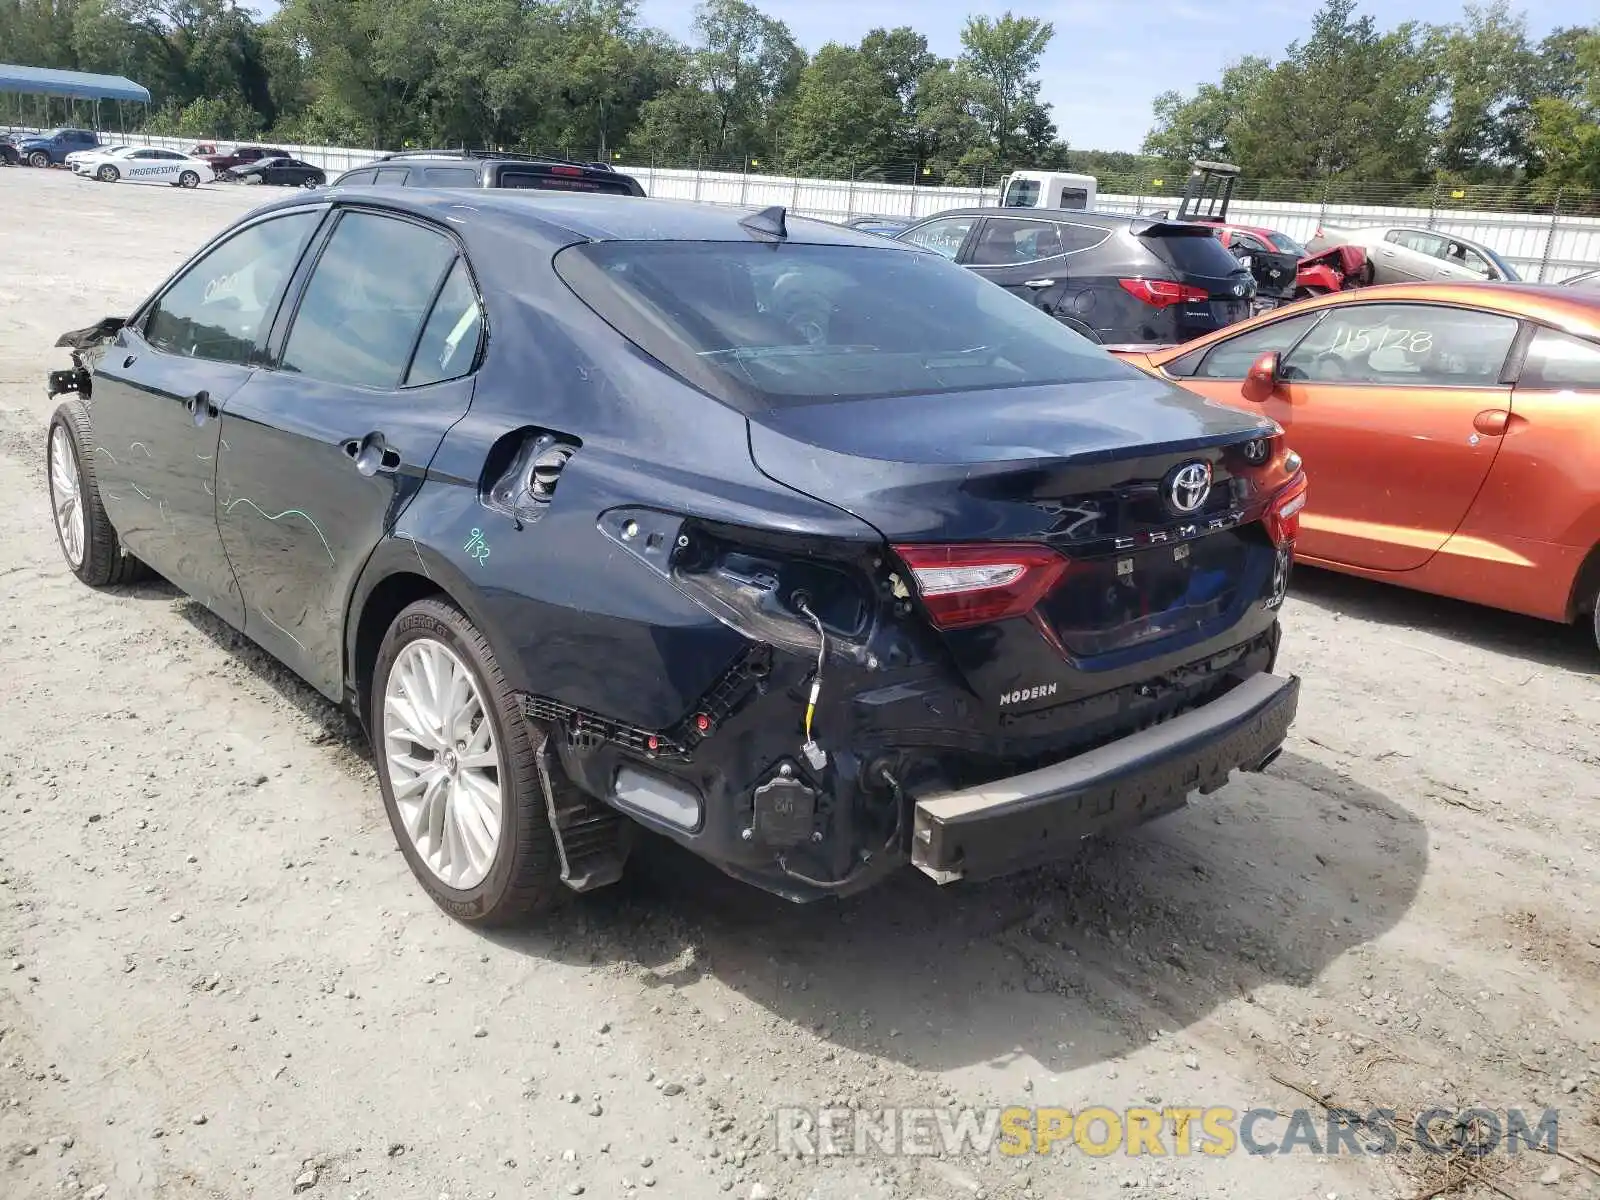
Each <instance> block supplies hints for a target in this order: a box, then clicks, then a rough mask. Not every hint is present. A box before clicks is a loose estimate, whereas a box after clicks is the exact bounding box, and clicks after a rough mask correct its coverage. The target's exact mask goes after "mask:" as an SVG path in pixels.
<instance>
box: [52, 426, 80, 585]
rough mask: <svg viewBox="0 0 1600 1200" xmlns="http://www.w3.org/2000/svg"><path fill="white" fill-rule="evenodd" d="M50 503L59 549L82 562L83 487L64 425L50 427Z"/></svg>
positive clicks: (69, 558)
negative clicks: (54, 519) (59, 540)
mask: <svg viewBox="0 0 1600 1200" xmlns="http://www.w3.org/2000/svg"><path fill="white" fill-rule="evenodd" d="M50 507H51V509H52V510H53V511H54V512H55V517H56V533H58V534H59V535H60V537H61V549H62V551H63V553H65V554H66V556H67V561H68V562H69V563H70V564H71V565H72V566H73V567H74V568H77V567H80V566H82V565H83V548H84V526H83V489H82V486H81V484H80V482H79V479H78V459H77V456H76V455H75V454H73V452H72V442H71V440H70V439H69V438H68V437H67V429H66V426H64V425H57V426H56V427H55V428H54V429H52V430H51V431H50Z"/></svg>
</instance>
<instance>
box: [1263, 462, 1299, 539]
mask: <svg viewBox="0 0 1600 1200" xmlns="http://www.w3.org/2000/svg"><path fill="white" fill-rule="evenodd" d="M1305 506H1306V477H1305V476H1304V475H1301V476H1300V477H1299V478H1298V479H1296V480H1295V481H1294V482H1293V483H1291V484H1289V485H1288V486H1287V487H1286V488H1284V489H1283V491H1281V492H1279V493H1278V494H1277V495H1276V496H1274V497H1273V500H1272V504H1271V506H1270V507H1269V508H1268V509H1267V536H1268V537H1270V538H1271V539H1272V542H1273V545H1276V546H1286V545H1288V544H1290V543H1291V542H1293V541H1294V540H1295V539H1296V538H1298V537H1299V536H1300V510H1301V509H1303V508H1304V507H1305Z"/></svg>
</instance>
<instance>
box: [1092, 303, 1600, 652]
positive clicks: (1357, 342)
mask: <svg viewBox="0 0 1600 1200" xmlns="http://www.w3.org/2000/svg"><path fill="white" fill-rule="evenodd" d="M1120 357H1122V358H1123V359H1125V360H1126V361H1128V362H1130V363H1132V364H1134V365H1135V366H1138V367H1140V368H1141V369H1143V370H1145V371H1148V372H1150V373H1151V374H1154V375H1160V376H1163V377H1165V378H1167V379H1171V380H1172V381H1173V382H1175V383H1178V384H1181V385H1182V386H1183V387H1185V388H1188V389H1189V390H1191V391H1194V392H1198V393H1199V394H1200V395H1202V396H1206V397H1208V398H1210V399H1213V400H1217V401H1220V402H1222V403H1224V404H1229V405H1232V406H1234V407H1237V408H1243V409H1247V410H1249V411H1251V412H1258V413H1265V414H1266V415H1268V416H1270V417H1272V418H1274V419H1275V420H1276V421H1277V422H1278V423H1279V424H1280V425H1282V426H1283V427H1284V429H1285V430H1286V431H1287V432H1288V439H1289V445H1291V446H1292V447H1293V448H1294V449H1295V450H1297V451H1298V452H1299V453H1300V455H1301V457H1302V458H1303V459H1304V461H1305V469H1306V473H1307V475H1308V476H1309V478H1310V480H1311V488H1310V492H1309V497H1308V504H1307V507H1306V510H1305V512H1304V514H1303V515H1302V517H1301V525H1300V538H1299V541H1298V543H1297V544H1296V548H1295V549H1296V557H1297V558H1298V559H1299V560H1300V561H1302V562H1307V563H1310V564H1312V565H1313V566H1318V567H1327V568H1329V569H1331V570H1335V571H1345V572H1348V573H1350V574H1353V575H1361V576H1364V577H1366V578H1368V579H1377V580H1382V581H1384V582H1386V583H1397V584H1400V585H1401V586H1402V587H1410V588H1418V589H1420V590H1422V591H1426V592H1436V593H1438V594H1440V595H1445V596H1455V597H1458V598H1460V599H1463V600H1470V601H1474V602H1476V603H1479V604H1487V605H1492V606H1493V607H1496V608H1505V609H1511V610H1513V611H1515V612H1522V613H1529V614H1531V615H1532V616H1536V617H1544V618H1546V619H1548V620H1552V621H1565V622H1573V621H1577V620H1579V619H1580V618H1581V619H1584V620H1586V621H1588V622H1590V623H1591V624H1592V625H1593V627H1594V633H1595V639H1596V641H1597V643H1600V293H1592V292H1585V291H1582V290H1578V289H1572V288H1559V287H1541V286H1537V285H1532V284H1505V283H1417V284H1396V285H1393V286H1386V287H1372V288H1364V289H1362V290H1360V291H1353V292H1340V293H1334V294H1333V295H1329V296H1321V297H1318V298H1316V299H1313V300H1306V301H1302V302H1301V303H1298V304H1292V305H1290V306H1288V307H1287V308H1280V309H1277V310H1275V311H1273V312H1270V313H1266V314H1263V315H1262V316H1260V317H1257V318H1255V319H1254V320H1250V321H1245V322H1241V323H1240V324H1237V325H1230V326H1228V327H1227V328H1226V329H1222V330H1219V331H1218V332H1216V333H1213V334H1208V335H1207V336H1205V337H1202V338H1199V339H1197V340H1196V341H1192V342H1188V343H1186V344H1184V345H1181V346H1174V347H1171V348H1170V349H1164V350H1157V351H1154V352H1150V353H1135V352H1132V351H1125V352H1121V353H1120Z"/></svg>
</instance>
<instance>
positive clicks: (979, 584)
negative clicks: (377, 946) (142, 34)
mask: <svg viewBox="0 0 1600 1200" xmlns="http://www.w3.org/2000/svg"><path fill="white" fill-rule="evenodd" d="M1213 244H1214V243H1213ZM819 300H820V301H823V302H824V306H823V309H825V314H824V315H819V313H823V309H819V307H818V301H819ZM59 344H61V345H63V346H66V347H68V348H70V349H71V350H72V351H73V358H74V367H73V368H72V369H70V370H63V371H59V372H56V373H55V374H53V375H52V377H51V391H52V393H62V392H76V393H78V395H76V396H73V397H71V398H69V399H67V400H66V401H64V402H63V403H62V404H61V405H60V407H59V408H58V409H57V410H56V412H55V414H54V416H53V418H52V420H51V423H50V427H49V437H48V466H49V489H50V495H51V499H52V501H53V507H54V512H55V517H56V527H57V532H58V535H59V540H60V543H61V547H62V550H63V552H64V554H65V557H66V560H67V563H68V565H69V566H70V567H71V569H72V570H73V571H74V572H75V573H76V574H77V576H78V577H79V578H80V579H81V580H83V581H84V582H85V583H88V584H91V585H95V586H103V585H107V584H116V583H121V582H123V581H126V580H129V579H131V578H133V577H134V576H135V575H136V574H137V573H138V572H140V571H141V570H143V569H144V566H143V564H148V565H149V567H150V568H153V569H154V570H156V571H159V572H160V573H161V574H162V575H164V576H166V577H167V578H168V579H169V580H171V581H172V582H173V583H175V584H176V585H177V586H179V587H180V588H182V589H184V590H185V591H187V592H188V593H189V594H190V595H192V596H194V597H195V598H196V599H198V600H200V601H202V602H203V603H204V604H205V605H206V606H207V607H208V608H209V609H210V610H211V611H212V612H213V613H215V614H217V615H218V616H219V617H221V618H222V619H223V620H225V621H227V622H228V623H230V624H231V625H233V626H235V627H237V628H239V629H241V630H243V631H244V633H245V634H246V635H247V636H249V637H251V638H253V639H255V641H257V642H258V643H260V645H262V646H263V647H265V648H266V649H267V650H268V651H269V652H271V653H272V654H274V655H276V656H277V657H278V658H280V659H282V660H283V662H285V663H286V664H288V665H289V666H290V667H291V668H292V669H293V670H294V671H295V672H297V673H298V674H299V675H300V676H302V677H303V678H304V679H305V680H307V681H308V682H309V683H310V684H311V685H313V686H314V687H316V688H317V689H318V690H319V691H321V692H322V693H324V694H325V695H326V696H328V697H329V698H331V699H334V700H336V701H343V702H346V703H347V704H348V705H349V706H350V707H351V708H352V709H353V710H354V711H355V712H356V713H357V714H359V716H360V718H361V720H362V721H363V722H364V723H365V726H366V728H367V730H368V731H369V733H370V736H371V738H372V742H373V746H374V748H375V751H376V753H375V759H376V763H377V769H378V780H379V784H380V787H381V789H382V793H383V799H384V804H385V806H386V808H387V810H388V813H389V818H390V821H391V823H392V825H393V827H394V831H395V834H396V836H397V837H398V839H399V842H400V845H401V847H402V849H403V850H404V852H405V854H406V857H407V859H408V861H409V862H410V864H411V866H412V869H413V870H414V871H415V872H416V874H417V876H418V878H419V879H420V880H421V881H422V883H423V884H424V886H425V887H426V888H427V889H428V891H429V892H430V893H431V894H432V895H433V896H434V898H435V899H436V900H437V901H438V902H439V904H440V905H442V906H443V907H444V908H445V909H446V910H448V911H449V912H451V913H452V914H454V915H455V916H457V917H459V918H461V919H464V920H469V921H477V920H482V921H497V920H504V919H508V918H511V917H514V916H516V915H518V914H520V913H525V912H527V911H530V910H534V909H537V908H539V907H540V906H542V905H544V904H546V903H548V902H549V901H551V900H552V899H553V898H554V897H555V896H557V895H559V894H561V893H562V889H563V885H565V886H566V887H568V888H572V889H576V890H585V889H588V888H592V887H595V886H598V885H600V884H604V883H609V882H611V881H612V880H615V879H616V878H617V877H618V875H619V874H620V872H621V869H622V865H623V860H624V856H625V854H626V853H627V848H628V845H629V835H630V832H631V831H632V829H633V828H635V824H637V825H642V826H645V827H647V828H649V829H651V830H654V831H656V832H658V833H660V834H664V835H665V836H667V837H670V838H673V839H676V840H677V841H679V842H681V843H683V844H684V845H686V846H688V847H690V848H691V849H692V850H694V851H696V852H698V853H699V854H701V855H704V856H705V857H706V858H708V859H710V860H711V861H713V862H715V863H716V864H718V865H719V866H721V867H722V868H723V869H724V870H726V871H727V872H729V873H730V874H732V875H734V876H736V877H739V878H741V879H745V880H748V881H750V882H752V883H755V884H757V885H760V886H762V887H765V888H769V889H771V890H772V891H774V892H777V893H780V894H782V895H785V896H789V897H791V898H794V899H810V898H814V897H818V896H823V895H828V894H834V893H840V892H845V891H849V890H852V889H854V888H858V887H861V886H864V885H866V884H867V883H869V882H871V881H873V880H876V879H878V878H880V877H881V876H882V875H883V874H884V873H885V872H887V871H889V870H891V869H894V868H896V867H898V866H900V865H902V864H904V863H905V862H907V861H908V860H909V861H910V862H912V863H914V864H915V865H917V866H918V867H920V868H921V869H922V870H924V871H925V872H927V873H928V874H929V875H931V876H933V877H934V878H935V879H938V880H940V881H941V882H947V881H949V880H952V879H956V878H959V877H962V876H963V875H966V876H971V877H974V878H978V877H982V876H984V875H987V874H990V873H993V872H997V871H1000V870H1003V869H1008V868H1011V867H1014V866H1017V865H1021V864H1025V863H1031V862H1034V861H1038V860H1040V859H1048V858H1051V857H1054V856H1057V855H1061V854H1064V853H1066V852H1068V851H1070V850H1072V849H1073V848H1075V847H1077V846H1078V844H1079V842H1080V839H1081V838H1083V837H1085V836H1087V835H1089V834H1091V833H1096V832H1100V831H1104V830H1109V829H1113V828H1116V827H1118V826H1122V825H1126V824H1130V823H1133V822H1136V821H1141V820H1145V819H1148V818H1150V817H1153V816H1157V815H1159V814H1161V813H1164V812H1167V811H1170V810H1172V809H1174V808H1176V807H1179V806H1181V805H1182V803H1183V801H1184V798H1185V796H1186V794H1187V793H1188V792H1190V791H1191V790H1193V789H1196V788H1198V789H1201V790H1210V789H1212V788H1215V787H1217V786H1220V785H1221V784H1222V783H1223V782H1224V781H1225V780H1226V779H1227V778H1228V775H1229V772H1230V771H1231V770H1233V769H1235V768H1239V769H1244V770H1255V769H1260V768H1261V767H1263V766H1264V765H1265V764H1266V763H1268V762H1270V761H1271V760H1272V759H1273V757H1274V756H1275V755H1276V754H1277V753H1278V750H1279V746H1280V744H1281V743H1282V741H1283V739H1284V736H1285V732H1286V730H1287V729H1288V727H1289V724H1290V721H1291V720H1292V718H1293V715H1294V711H1295V706H1296V699H1297V695H1298V682H1297V681H1296V680H1295V679H1293V678H1292V677H1291V678H1281V677H1278V676H1276V675H1273V674H1270V672H1271V670H1272V667H1273V663H1274V660H1275V659H1276V657H1277V650H1278V636H1279V635H1278V607H1279V605H1280V603H1281V601H1282V599H1283V596H1284V592H1285V588H1286V586H1287V580H1288V572H1289V564H1290V561H1291V554H1292V545H1293V538H1294V535H1295V531H1296V528H1297V525H1298V520H1299V518H1298V516H1297V510H1298V507H1299V505H1300V503H1301V502H1302V497H1303V495H1304V484H1305V477H1304V474H1303V473H1302V472H1301V471H1300V469H1299V463H1298V460H1297V457H1296V456H1295V455H1294V454H1293V453H1292V452H1290V451H1288V450H1286V449H1285V447H1284V446H1283V443H1282V438H1281V430H1279V429H1278V428H1277V427H1276V426H1275V425H1273V424H1272V422H1270V421H1268V420H1266V419H1264V418H1261V417H1259V416H1255V415H1248V414H1244V413H1241V412H1237V411H1235V410H1232V409H1228V408H1224V407H1221V406H1216V405H1208V404H1205V403H1203V402H1202V401H1200V400H1198V399H1196V398H1194V397H1191V396H1189V395H1187V394H1186V393H1184V392H1182V391H1180V390H1178V389H1177V388H1176V387H1175V386H1173V385H1171V384H1169V383H1166V382H1165V381H1161V380H1157V379H1154V378H1151V377H1150V376H1147V375H1145V374H1142V373H1140V372H1138V371H1136V370H1135V369H1133V368H1132V367H1129V366H1127V365H1125V364H1123V363H1121V362H1119V361H1117V360H1116V359H1114V358H1113V357H1112V356H1110V355H1109V354H1106V353H1105V352H1104V351H1102V350H1100V349H1098V348H1097V347H1094V346H1091V345H1089V344H1088V343H1087V342H1085V341H1084V340H1083V339H1081V338H1078V337H1075V336H1073V335H1072V334H1070V333H1069V332H1068V331H1066V330H1065V329H1063V328H1062V326H1061V325H1060V324H1058V323H1057V322H1055V321H1053V320H1050V319H1048V318H1046V317H1044V316H1043V315H1042V314H1040V313H1038V312H1036V311H1035V310H1033V309H1031V308H1030V307H1028V306H1027V305H1023V304H1016V303H1014V302H1012V301H1011V300H1010V299H1009V298H1008V297H1006V296H1005V295H1003V294H1002V293H1001V292H1000V291H998V290H997V289H994V288H992V287H990V286H989V285H988V284H986V283H983V282H982V281H981V280H979V279H977V278H976V277H975V276H973V275H972V274H970V273H968V272H965V271H962V270H959V269H957V268H955V267H953V266H951V265H949V264H948V263H946V262H944V261H943V260H942V259H940V258H939V257H938V256H937V255H933V254H927V253H922V252H918V251H915V250H912V249H910V248H908V247H903V246H898V245H895V244H893V243H890V242H887V241H885V240H884V239H881V238H877V237H872V236H870V235H866V234H858V233H853V232H851V231H849V230H846V229H842V228H840V227H839V226H837V225H831V224H827V223H824V222H821V221H803V222H802V221H794V222H792V223H790V222H789V221H787V220H786V218H785V215H784V213H783V211H782V210H781V209H773V210H767V211H765V212H762V213H751V212H749V211H748V210H734V209H726V208H716V207H709V206H696V205H689V204H675V203H670V202H663V201H632V200H618V199H613V198H605V199H600V198H597V197H593V196H539V197H536V198H535V197H528V196H521V195H508V194H504V193H495V194H492V195H489V196H484V197H480V198H478V199H476V200H474V202H473V203H472V204H471V205H470V206H463V205H462V204H461V203H460V200H459V199H458V198H456V197H455V196H453V195H451V194H449V193H441V192H436V191H428V190H423V189H419V190H416V191H396V190H382V191H371V192H351V191H344V192H340V191H327V192H315V193H309V194H305V195H301V196H297V197H294V198H290V199H286V200H284V201H280V202H278V203H275V204H272V205H268V206H266V207H264V208H262V209H258V210H257V211H255V212H253V213H251V214H250V215H249V216H247V217H245V218H243V219H241V220H240V221H239V222H237V223H236V224H235V225H234V226H233V227H232V228H230V229H228V230H227V231H225V232H224V233H222V234H221V235H220V236H218V237H217V238H216V239H215V240H214V241H213V242H211V243H210V244H209V245H207V246H206V247H205V248H204V249H203V250H201V251H200V253H199V254H198V255H197V256H196V257H195V258H193V259H191V260H190V262H189V263H188V264H187V265H185V266H184V267H182V268H180V269H179V270H178V271H177V273H176V274H175V275H174V276H173V277H172V278H171V279H170V280H169V281H168V282H166V283H164V284H163V285H162V286H161V287H160V288H159V289H158V290H157V291H156V292H155V294H154V295H153V296H152V297H151V298H150V299H148V300H147V301H145V302H144V303H143V304H141V305H140V306H139V307H138V308H137V309H136V310H134V312H133V313H132V315H131V316H129V317H128V318H126V319H125V320H124V319H122V318H108V319H107V320H105V321H102V322H101V323H100V324H99V325H97V326H94V327H91V328H89V329H84V330H80V331H78V332H76V333H71V334H67V335H63V337H62V339H61V341H60V343H59ZM220 719H221V718H219V720H220Z"/></svg>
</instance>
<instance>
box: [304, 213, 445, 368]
mask: <svg viewBox="0 0 1600 1200" xmlns="http://www.w3.org/2000/svg"><path fill="white" fill-rule="evenodd" d="M455 257H456V248H455V244H454V243H453V242H451V241H450V239H449V238H447V237H445V236H444V235H443V234H440V233H435V232H434V231H433V230H431V229H426V228H424V227H423V226H421V225H416V224H413V223H412V222H410V221H402V220H398V219H396V218H394V217H381V216H377V215H376V214H373V213H358V212H352V213H345V214H344V216H343V217H341V218H340V220H339V224H338V226H337V227H336V228H335V229H334V231H333V236H332V237H331V238H329V239H328V244H327V246H326V247H325V248H324V249H323V251H322V255H321V257H320V258H319V259H318V260H317V266H316V269H315V270H314V271H312V273H311V280H310V282H309V283H307V284H306V290H305V295H304V296H303V297H302V299H301V301H300V309H299V311H298V312H297V313H296V314H295V318H294V327H293V328H292V329H290V331H289V340H288V343H287V344H286V345H285V346H284V349H283V364H282V367H283V370H285V371H294V372H297V373H299V374H303V375H309V376H311V377H312V378H315V379H321V380H324V381H326V382H328V383H339V384H351V385H354V386H357V387H370V388H392V387H395V386H396V385H397V384H398V383H399V382H400V379H401V377H402V376H403V375H404V374H405V372H406V366H407V364H408V363H409V362H410V361H411V351H412V348H413V347H414V346H415V345H416V343H417V333H418V331H419V330H420V329H421V328H422V321H423V317H424V316H425V315H426V314H427V313H428V310H429V306H430V305H432V303H433V299H434V296H435V294H436V293H437V292H438V290H439V284H440V282H441V280H442V279H443V278H444V273H445V271H446V270H447V269H448V268H449V267H450V265H451V264H452V263H453V262H454V260H455Z"/></svg>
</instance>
